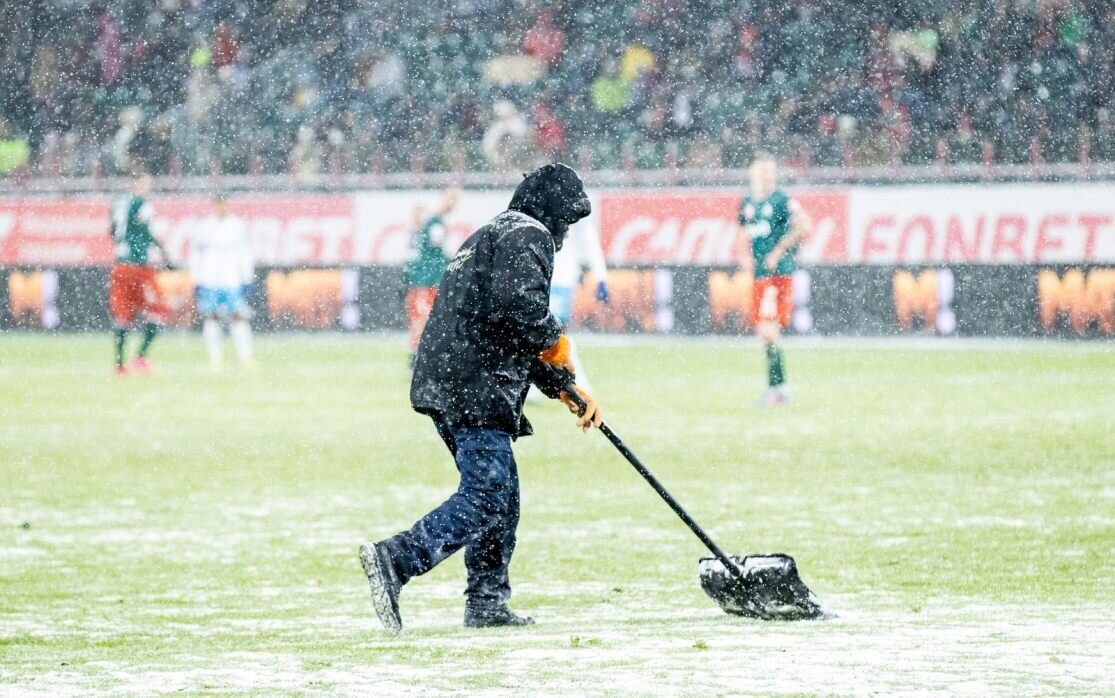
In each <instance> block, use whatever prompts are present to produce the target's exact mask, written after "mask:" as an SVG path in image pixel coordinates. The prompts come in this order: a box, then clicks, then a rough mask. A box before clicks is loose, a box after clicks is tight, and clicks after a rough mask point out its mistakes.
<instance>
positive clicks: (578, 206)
mask: <svg viewBox="0 0 1115 698" xmlns="http://www.w3.org/2000/svg"><path fill="white" fill-rule="evenodd" d="M507 208H508V209H510V210H512V211H520V212H522V213H525V214H527V215H528V216H530V217H531V218H534V219H535V220H537V221H539V222H540V223H542V225H544V226H546V229H547V230H549V231H550V234H551V235H553V237H554V246H555V247H556V248H557V249H559V250H560V249H561V245H562V243H563V242H564V241H565V234H566V233H567V232H568V231H569V226H571V225H573V224H574V223H576V222H577V221H579V220H581V219H582V218H586V217H588V215H589V214H591V213H592V206H591V205H590V204H589V201H588V195H587V194H586V193H585V185H584V182H582V181H581V178H580V176H578V175H577V173H576V172H575V171H574V170H573V168H572V167H569V166H568V165H563V164H562V163H560V162H555V163H550V164H548V165H543V166H542V167H539V168H538V169H537V170H535V171H534V172H531V173H530V174H527V175H524V176H523V181H522V182H519V186H518V187H517V188H516V189H515V195H514V196H512V197H511V204H510V205H509V206H508V207H507Z"/></svg>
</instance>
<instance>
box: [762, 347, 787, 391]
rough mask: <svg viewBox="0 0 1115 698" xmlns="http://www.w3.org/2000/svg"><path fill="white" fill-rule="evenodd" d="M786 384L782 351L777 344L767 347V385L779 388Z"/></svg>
mask: <svg viewBox="0 0 1115 698" xmlns="http://www.w3.org/2000/svg"><path fill="white" fill-rule="evenodd" d="M785 382H786V375H785V373H784V372H783V368H782V349H781V348H779V346H778V345H777V344H768V345H767V385H769V386H770V387H772V388H777V387H778V386H780V385H782V384H783V383H785Z"/></svg>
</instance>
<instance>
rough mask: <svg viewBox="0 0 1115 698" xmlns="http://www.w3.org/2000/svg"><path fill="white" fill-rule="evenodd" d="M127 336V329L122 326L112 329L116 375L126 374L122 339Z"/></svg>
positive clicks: (126, 368)
mask: <svg viewBox="0 0 1115 698" xmlns="http://www.w3.org/2000/svg"><path fill="white" fill-rule="evenodd" d="M127 337H128V331H127V330H126V329H124V328H122V327H117V328H115V329H114V330H113V331H112V339H113V343H114V344H115V348H116V367H115V369H114V370H115V372H116V375H118V376H126V375H128V367H127V366H125V365H124V341H125V340H126V339H127Z"/></svg>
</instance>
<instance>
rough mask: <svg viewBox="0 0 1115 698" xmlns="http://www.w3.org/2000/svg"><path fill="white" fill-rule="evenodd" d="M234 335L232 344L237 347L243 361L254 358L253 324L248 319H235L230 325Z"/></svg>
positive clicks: (238, 354)
mask: <svg viewBox="0 0 1115 698" xmlns="http://www.w3.org/2000/svg"><path fill="white" fill-rule="evenodd" d="M228 333H229V334H231V335H232V346H234V347H236V355H237V356H239V357H240V360H241V361H243V362H248V361H251V360H252V326H251V325H249V324H248V321H247V320H233V321H232V323H231V324H230V325H229V327H228Z"/></svg>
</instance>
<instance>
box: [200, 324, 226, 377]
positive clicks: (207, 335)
mask: <svg viewBox="0 0 1115 698" xmlns="http://www.w3.org/2000/svg"><path fill="white" fill-rule="evenodd" d="M221 334H222V332H221V323H220V322H219V321H217V320H214V319H213V318H205V321H204V322H202V323H201V337H202V339H204V340H205V350H206V351H207V352H209V362H210V363H211V364H213V365H214V366H219V365H220V364H221V354H222V351H221Z"/></svg>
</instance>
